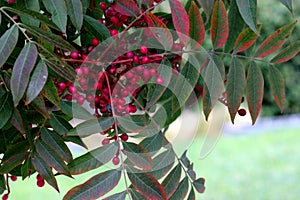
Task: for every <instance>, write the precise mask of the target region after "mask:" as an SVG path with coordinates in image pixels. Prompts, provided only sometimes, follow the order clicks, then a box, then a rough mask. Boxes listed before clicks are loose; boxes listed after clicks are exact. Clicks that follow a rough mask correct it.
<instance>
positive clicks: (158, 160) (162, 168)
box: [151, 148, 175, 179]
mask: <svg viewBox="0 0 300 200" xmlns="http://www.w3.org/2000/svg"><path fill="white" fill-rule="evenodd" d="M174 162H175V154H174V151H173V150H172V149H171V148H169V149H168V150H167V151H164V152H162V153H161V154H159V155H157V156H156V157H155V158H154V159H153V170H152V171H151V175H152V176H154V177H155V178H157V179H160V178H161V177H163V176H165V175H166V174H167V173H168V172H169V171H170V170H171V169H172V167H173V165H174Z"/></svg>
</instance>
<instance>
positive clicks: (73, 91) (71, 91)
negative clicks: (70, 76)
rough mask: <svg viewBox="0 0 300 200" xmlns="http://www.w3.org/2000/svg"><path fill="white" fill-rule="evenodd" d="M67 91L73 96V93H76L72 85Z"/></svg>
mask: <svg viewBox="0 0 300 200" xmlns="http://www.w3.org/2000/svg"><path fill="white" fill-rule="evenodd" d="M68 91H69V92H70V93H71V94H73V93H75V92H76V91H77V89H76V87H75V86H74V85H70V86H69V87H68Z"/></svg>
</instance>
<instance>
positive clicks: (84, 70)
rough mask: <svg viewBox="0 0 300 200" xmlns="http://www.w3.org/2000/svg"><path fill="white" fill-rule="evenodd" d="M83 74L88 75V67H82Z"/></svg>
mask: <svg viewBox="0 0 300 200" xmlns="http://www.w3.org/2000/svg"><path fill="white" fill-rule="evenodd" d="M82 71H83V74H85V75H88V74H89V72H90V69H89V67H82Z"/></svg>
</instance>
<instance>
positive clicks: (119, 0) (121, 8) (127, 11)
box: [111, 0, 139, 16]
mask: <svg viewBox="0 0 300 200" xmlns="http://www.w3.org/2000/svg"><path fill="white" fill-rule="evenodd" d="M111 7H112V8H113V9H115V10H116V11H118V12H119V13H121V14H122V15H126V16H137V15H138V14H139V8H138V6H137V4H136V3H135V2H134V1H133V0H116V1H115V4H113V5H112V6H111Z"/></svg>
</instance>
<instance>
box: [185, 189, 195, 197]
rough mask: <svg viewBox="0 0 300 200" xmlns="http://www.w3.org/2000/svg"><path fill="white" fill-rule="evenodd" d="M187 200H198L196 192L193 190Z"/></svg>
mask: <svg viewBox="0 0 300 200" xmlns="http://www.w3.org/2000/svg"><path fill="white" fill-rule="evenodd" d="M187 200H196V196H195V191H194V189H193V188H192V189H191V192H190V194H189V196H188V198H187Z"/></svg>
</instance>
